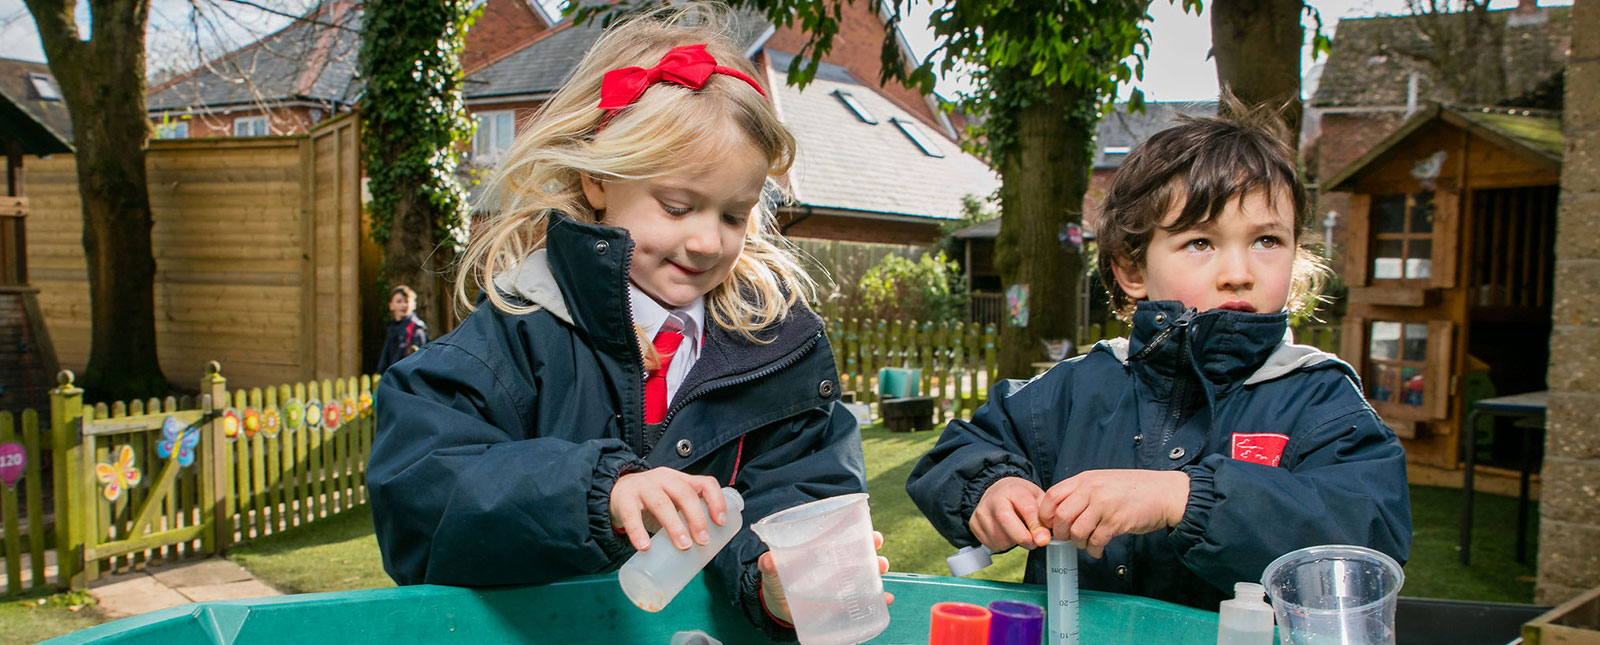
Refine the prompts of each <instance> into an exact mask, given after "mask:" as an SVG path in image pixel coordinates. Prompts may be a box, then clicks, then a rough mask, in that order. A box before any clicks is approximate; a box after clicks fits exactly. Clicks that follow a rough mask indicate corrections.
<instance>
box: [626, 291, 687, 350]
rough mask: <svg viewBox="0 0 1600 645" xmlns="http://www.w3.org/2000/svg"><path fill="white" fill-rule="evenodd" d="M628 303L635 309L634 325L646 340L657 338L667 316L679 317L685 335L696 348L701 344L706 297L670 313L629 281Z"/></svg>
mask: <svg viewBox="0 0 1600 645" xmlns="http://www.w3.org/2000/svg"><path fill="white" fill-rule="evenodd" d="M628 303H629V304H630V305H631V306H632V307H633V324H635V325H638V326H639V329H640V330H642V331H643V332H644V337H645V338H646V339H650V338H655V337H656V332H657V331H659V330H660V329H661V324H662V323H664V322H666V321H667V316H669V315H672V314H677V315H678V321H679V322H682V323H683V335H684V338H685V339H686V340H690V341H691V342H693V343H694V344H695V345H696V346H698V345H699V343H700V336H701V333H702V332H703V330H705V319H706V299H705V296H701V297H699V298H695V299H694V302H691V303H689V306H687V307H683V308H681V309H673V310H671V311H668V310H667V308H666V307H662V306H661V303H659V302H656V300H655V298H651V297H650V296H648V295H645V293H644V291H642V290H640V289H639V286H638V285H636V284H634V283H633V281H632V280H629V281H628Z"/></svg>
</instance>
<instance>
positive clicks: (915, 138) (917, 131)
mask: <svg viewBox="0 0 1600 645" xmlns="http://www.w3.org/2000/svg"><path fill="white" fill-rule="evenodd" d="M889 120H890V121H893V122H894V124H895V125H897V126H900V131H901V132H904V133H905V134H906V138H907V139H910V140H911V142H912V143H915V144H917V147H918V148H921V149H922V154H925V155H928V156H929V157H939V158H943V157H944V151H943V150H940V149H939V145H938V144H936V143H934V142H933V139H931V138H929V135H928V133H926V132H923V131H922V128H919V127H917V124H916V123H914V122H912V121H910V120H908V119H902V118H900V117H894V118H891V119H889Z"/></svg>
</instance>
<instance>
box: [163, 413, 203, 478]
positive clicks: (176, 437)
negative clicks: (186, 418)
mask: <svg viewBox="0 0 1600 645" xmlns="http://www.w3.org/2000/svg"><path fill="white" fill-rule="evenodd" d="M161 436H162V439H161V443H158V444H156V454H157V455H159V456H160V457H161V458H162V459H173V458H176V459H177V460H178V465H179V466H187V465H189V464H192V463H194V446H195V444H197V443H200V429H199V428H196V427H194V426H191V425H185V424H184V422H182V421H179V420H178V419H177V417H167V420H166V421H165V422H163V423H162V424H161Z"/></svg>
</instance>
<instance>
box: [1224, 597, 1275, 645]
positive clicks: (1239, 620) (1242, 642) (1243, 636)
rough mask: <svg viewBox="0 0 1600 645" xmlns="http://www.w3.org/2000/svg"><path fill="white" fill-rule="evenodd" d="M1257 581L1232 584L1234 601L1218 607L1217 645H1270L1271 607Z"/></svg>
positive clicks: (1225, 601)
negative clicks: (1265, 600) (1263, 598)
mask: <svg viewBox="0 0 1600 645" xmlns="http://www.w3.org/2000/svg"><path fill="white" fill-rule="evenodd" d="M1265 595H1266V590H1265V589H1263V588H1262V587H1261V585H1258V584H1256V583H1254V582H1236V583H1234V584H1233V600H1224V601H1222V605H1221V606H1220V607H1218V608H1217V645H1271V644H1272V605H1269V604H1267V603H1266V602H1264V601H1263V600H1262V597H1263V596H1265Z"/></svg>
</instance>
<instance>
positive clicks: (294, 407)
mask: <svg viewBox="0 0 1600 645" xmlns="http://www.w3.org/2000/svg"><path fill="white" fill-rule="evenodd" d="M305 415H306V410H305V408H304V407H301V405H300V399H296V398H290V399H289V401H288V402H287V403H284V404H283V429H284V430H288V431H289V432H294V431H296V430H299V429H300V423H301V422H302V421H305Z"/></svg>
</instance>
